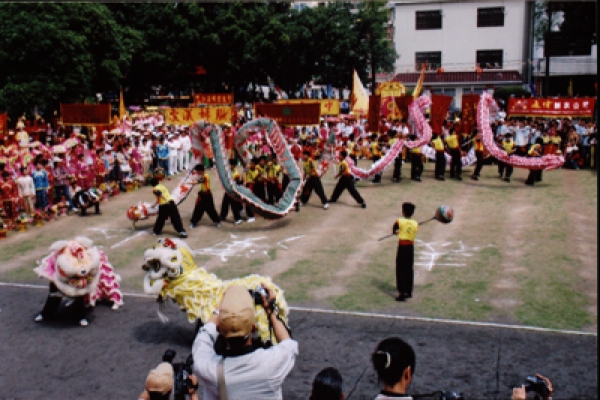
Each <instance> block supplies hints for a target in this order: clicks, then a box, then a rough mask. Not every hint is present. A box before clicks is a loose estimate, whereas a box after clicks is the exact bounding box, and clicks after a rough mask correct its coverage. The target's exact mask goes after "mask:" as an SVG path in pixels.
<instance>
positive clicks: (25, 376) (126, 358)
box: [0, 286, 598, 400]
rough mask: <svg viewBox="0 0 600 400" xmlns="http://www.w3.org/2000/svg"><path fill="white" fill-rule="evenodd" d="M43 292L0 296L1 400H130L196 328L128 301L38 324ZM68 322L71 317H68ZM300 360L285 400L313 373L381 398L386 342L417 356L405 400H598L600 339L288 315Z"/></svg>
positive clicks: (10, 291) (6, 291)
mask: <svg viewBox="0 0 600 400" xmlns="http://www.w3.org/2000/svg"><path fill="white" fill-rule="evenodd" d="M45 296H46V292H45V291H44V290H40V289H28V288H14V287H6V286H0V326H2V328H1V329H0V359H1V360H2V368H0V399H35V398H44V399H77V398H85V399H134V398H136V396H137V395H138V394H139V392H140V391H141V389H142V387H143V384H144V379H145V376H146V374H147V373H148V371H149V370H150V369H152V368H153V367H154V366H156V364H157V363H158V362H160V360H161V355H162V353H163V352H164V350H166V349H168V348H172V349H174V350H176V351H177V352H178V358H177V361H183V359H184V357H185V356H187V355H188V354H189V352H190V351H191V345H192V342H193V326H192V325H189V324H187V322H186V321H185V319H184V316H183V314H182V313H179V312H178V311H176V310H175V309H173V310H172V311H171V312H170V315H171V316H172V317H174V318H172V322H171V324H169V325H163V324H161V323H160V321H159V320H158V317H157V316H156V314H155V307H154V301H153V300H151V299H144V298H133V297H127V298H126V306H125V307H124V308H122V309H121V310H119V311H117V312H115V311H112V310H110V308H109V307H106V306H104V305H99V306H97V307H96V308H95V310H94V311H93V313H92V315H91V316H90V320H91V324H90V326H89V327H87V328H80V327H79V326H78V325H77V324H76V323H75V322H72V321H68V320H60V321H55V322H45V323H41V324H36V323H34V322H33V317H34V316H35V314H36V313H37V312H38V311H39V310H40V309H41V307H42V305H43V303H44V300H45ZM64 317H65V318H67V317H68V309H67V310H65V315H64ZM291 327H292V330H293V334H294V337H295V338H296V339H297V340H298V342H299V343H300V356H299V358H298V359H297V361H296V366H295V368H294V370H293V371H292V373H291V375H290V376H289V377H288V379H287V380H286V383H285V385H284V395H285V398H286V399H306V398H308V395H309V392H310V385H311V382H312V379H313V377H314V376H315V375H316V373H317V372H318V371H319V370H321V369H322V368H324V367H326V366H334V367H336V368H338V369H339V370H340V371H341V373H342V375H343V377H344V391H345V392H346V394H347V398H349V399H352V400H354V399H372V398H373V397H374V396H375V394H376V393H377V392H378V386H377V378H376V376H375V374H374V373H373V370H372V367H371V366H370V364H369V356H370V353H371V352H372V351H373V349H374V347H375V346H376V344H377V342H378V341H380V340H381V339H383V338H385V337H389V336H394V335H397V336H400V337H402V338H404V339H405V340H407V341H408V342H409V343H410V344H411V345H412V346H413V347H414V348H415V351H416V353H417V364H416V373H415V377H414V383H413V385H412V386H411V388H410V389H411V393H427V392H431V391H434V390H454V391H462V392H464V394H465V396H466V397H467V398H507V397H508V396H510V393H511V387H512V386H514V385H518V384H520V383H522V382H523V381H524V379H525V377H526V376H527V375H529V374H533V373H535V372H539V373H541V374H543V375H546V376H548V377H550V378H551V380H552V382H553V384H554V387H555V390H556V394H555V398H560V399H562V398H578V399H581V398H597V391H598V381H597V373H598V363H597V351H598V346H597V337H596V336H581V335H564V334H556V333H539V332H531V331H524V330H512V329H498V328H481V327H471V326H461V325H451V324H442V323H423V322H408V321H394V320H386V319H378V318H366V317H349V316H338V315H327V314H320V313H310V312H299V311H293V312H292V314H291Z"/></svg>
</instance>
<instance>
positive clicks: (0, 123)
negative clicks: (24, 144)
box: [0, 113, 7, 135]
mask: <svg viewBox="0 0 600 400" xmlns="http://www.w3.org/2000/svg"><path fill="white" fill-rule="evenodd" d="M6 121H7V117H6V113H4V114H0V135H2V134H4V133H6V124H7V122H6Z"/></svg>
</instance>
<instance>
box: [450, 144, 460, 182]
mask: <svg viewBox="0 0 600 400" xmlns="http://www.w3.org/2000/svg"><path fill="white" fill-rule="evenodd" d="M450 156H451V157H452V161H450V177H451V178H453V177H455V176H460V174H462V162H461V161H460V149H450Z"/></svg>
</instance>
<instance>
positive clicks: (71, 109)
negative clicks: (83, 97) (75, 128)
mask: <svg viewBox="0 0 600 400" xmlns="http://www.w3.org/2000/svg"><path fill="white" fill-rule="evenodd" d="M60 115H61V117H62V123H63V125H110V123H111V121H110V104H108V103H106V104H61V105H60Z"/></svg>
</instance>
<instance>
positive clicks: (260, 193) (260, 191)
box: [252, 181, 267, 203]
mask: <svg viewBox="0 0 600 400" xmlns="http://www.w3.org/2000/svg"><path fill="white" fill-rule="evenodd" d="M252 192H253V193H254V194H255V195H256V197H258V198H259V199H261V200H262V201H264V202H265V203H266V202H267V194H266V191H265V182H264V181H257V182H254V186H253V187H252Z"/></svg>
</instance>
